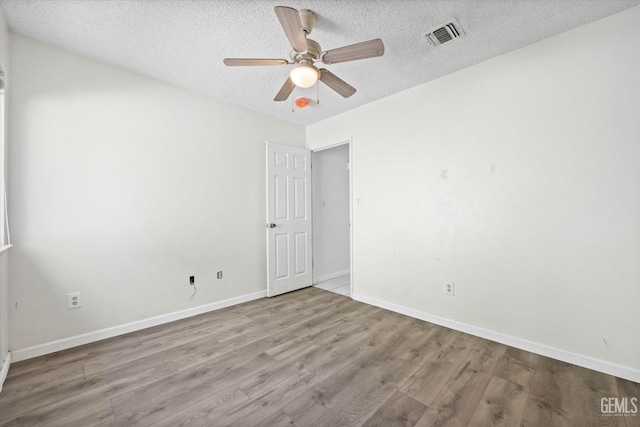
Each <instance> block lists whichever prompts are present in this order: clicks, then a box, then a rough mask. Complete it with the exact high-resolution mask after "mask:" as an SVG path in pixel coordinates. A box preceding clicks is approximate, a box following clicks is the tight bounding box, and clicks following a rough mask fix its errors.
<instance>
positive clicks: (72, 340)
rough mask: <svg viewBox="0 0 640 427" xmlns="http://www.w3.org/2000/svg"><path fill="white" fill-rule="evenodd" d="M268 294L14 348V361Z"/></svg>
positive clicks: (219, 302) (240, 297)
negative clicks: (17, 348) (31, 345)
mask: <svg viewBox="0 0 640 427" xmlns="http://www.w3.org/2000/svg"><path fill="white" fill-rule="evenodd" d="M266 296H267V291H266V290H264V291H260V292H254V293H252V294H247V295H241V296H239V297H235V298H230V299H227V300H224V301H218V302H213V303H211V304H205V305H201V306H199V307H194V308H188V309H186V310H181V311H175V312H173V313H167V314H162V315H160V316H155V317H150V318H148V319H144V320H138V321H136V322H131V323H126V324H124V325H118V326H113V327H111V328H106V329H100V330H98V331H94V332H89V333H86V334H82V335H76V336H74V337H69V338H64V339H61V340H57V341H51V342H48V343H44V344H39V345H35V346H33V347H27V348H22V349H19V350H13V361H14V362H19V361H21V360H26V359H31V358H34V357H38V356H43V355H45V354H49V353H54V352H56V351H60V350H66V349H68V348H72V347H77V346H79V345H84V344H89V343H92V342H96V341H100V340H104V339H106V338H112V337H115V336H118V335H123V334H128V333H129V332H135V331H139V330H141V329H146V328H150V327H152V326H157V325H162V324H163V323H169V322H173V321H175V320H180V319H185V318H187V317H192V316H197V315H198V314H203V313H208V312H210V311H215V310H219V309H221V308H225V307H230V306H232V305H236V304H241V303H243V302H247V301H253V300H255V299H259V298H263V297H266ZM3 372H4V371H3Z"/></svg>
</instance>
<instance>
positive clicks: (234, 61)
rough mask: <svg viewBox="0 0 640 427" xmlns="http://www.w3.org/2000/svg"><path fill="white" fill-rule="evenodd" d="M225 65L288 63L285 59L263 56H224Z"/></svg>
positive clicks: (242, 65) (243, 65)
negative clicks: (262, 57) (264, 57)
mask: <svg viewBox="0 0 640 427" xmlns="http://www.w3.org/2000/svg"><path fill="white" fill-rule="evenodd" d="M222 62H224V65H228V66H229V67H245V66H255V65H257V66H265V65H266V66H271V65H285V64H288V63H289V62H287V61H286V60H284V59H261V58H224V60H223V61H222Z"/></svg>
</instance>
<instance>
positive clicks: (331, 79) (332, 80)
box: [320, 68, 356, 98]
mask: <svg viewBox="0 0 640 427" xmlns="http://www.w3.org/2000/svg"><path fill="white" fill-rule="evenodd" d="M320 81H321V82H322V83H324V84H326V85H327V86H329V87H330V88H331V89H333V90H335V91H336V92H338V94H340V95H342V96H343V97H345V98H348V97H350V96H351V95H353V94H354V93H356V89H355V88H354V87H353V86H351V85H350V84H349V83H347V82H345V81H344V80H342V79H341V78H340V77H338V76H336V75H335V74H333V73H332V72H331V71H329V70H327V69H325V68H321V69H320Z"/></svg>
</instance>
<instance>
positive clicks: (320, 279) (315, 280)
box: [313, 270, 351, 285]
mask: <svg viewBox="0 0 640 427" xmlns="http://www.w3.org/2000/svg"><path fill="white" fill-rule="evenodd" d="M350 272H351V271H350V270H344V271H337V272H335V273H330V274H323V275H322V276H317V277H314V278H313V284H314V285H315V284H317V283H319V282H324V281H326V280H331V279H335V278H336V277H341V276H346V275H347V274H349V273H350Z"/></svg>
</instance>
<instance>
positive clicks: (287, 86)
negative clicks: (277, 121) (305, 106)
mask: <svg viewBox="0 0 640 427" xmlns="http://www.w3.org/2000/svg"><path fill="white" fill-rule="evenodd" d="M294 87H296V85H294V84H293V81H292V80H291V78H288V79H287V81H286V82H284V84H283V85H282V87H281V88H280V92H278V94H277V95H276V97H275V98H273V100H274V101H286V100H287V98H289V95H291V92H293V88H294Z"/></svg>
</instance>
